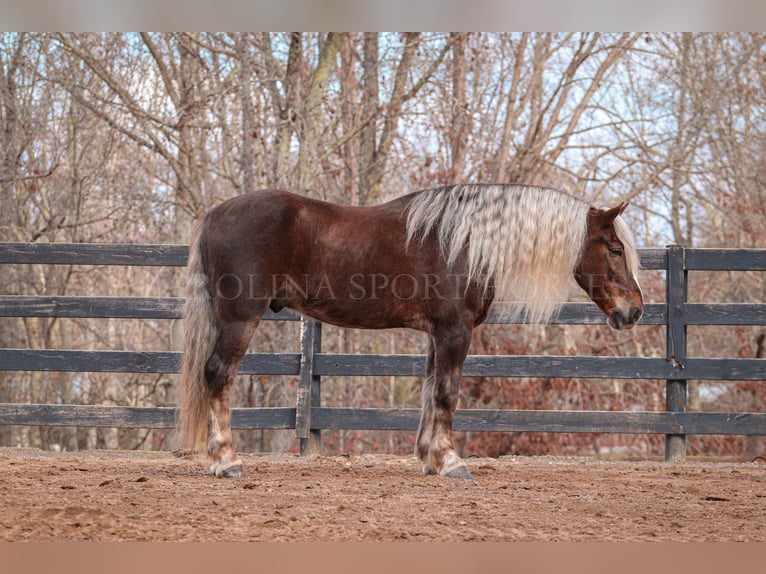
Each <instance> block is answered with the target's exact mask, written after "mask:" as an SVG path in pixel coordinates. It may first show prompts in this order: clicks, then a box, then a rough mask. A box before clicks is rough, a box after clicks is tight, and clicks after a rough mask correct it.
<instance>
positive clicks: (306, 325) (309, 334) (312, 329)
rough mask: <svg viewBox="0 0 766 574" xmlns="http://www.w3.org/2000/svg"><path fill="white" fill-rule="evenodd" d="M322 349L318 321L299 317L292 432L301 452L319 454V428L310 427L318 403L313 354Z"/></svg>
mask: <svg viewBox="0 0 766 574" xmlns="http://www.w3.org/2000/svg"><path fill="white" fill-rule="evenodd" d="M321 352H322V324H321V323H318V322H316V321H314V320H313V319H309V318H308V317H301V372H300V376H299V379H298V397H297V401H296V406H295V436H297V437H298V438H299V439H300V450H301V455H314V454H319V452H320V450H321V447H322V436H321V435H322V432H321V431H320V430H312V429H311V409H312V407H318V406H319V405H320V399H319V397H320V395H319V391H320V386H321V378H320V377H319V375H315V374H314V356H315V355H316V354H317V353H321Z"/></svg>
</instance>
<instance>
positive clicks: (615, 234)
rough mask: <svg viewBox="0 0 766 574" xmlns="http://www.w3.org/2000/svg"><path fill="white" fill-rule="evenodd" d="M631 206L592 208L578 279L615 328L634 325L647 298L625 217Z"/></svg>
mask: <svg viewBox="0 0 766 574" xmlns="http://www.w3.org/2000/svg"><path fill="white" fill-rule="evenodd" d="M627 206H628V204H627V203H621V204H620V205H618V206H617V207H613V208H612V209H596V208H591V210H590V212H589V213H588V233H587V236H586V238H585V245H584V246H583V251H582V257H581V258H580V262H579V263H578V264H577V267H576V269H575V279H576V280H577V283H578V284H579V285H580V287H582V288H583V289H584V290H585V292H586V293H587V294H588V296H589V297H590V298H591V299H592V300H593V302H594V303H595V304H596V305H598V307H599V308H600V309H601V310H602V311H603V312H604V313H605V314H606V316H607V324H608V325H609V326H610V327H612V328H613V329H631V328H632V327H633V326H634V325H635V324H636V323H637V322H638V320H639V319H640V318H641V314H642V313H643V309H644V301H643V297H642V295H641V288H640V287H639V286H638V279H637V278H636V274H637V272H638V256H637V255H636V250H635V247H634V245H633V240H632V239H631V235H630V232H629V230H628V229H627V227H626V225H625V222H624V220H623V219H622V218H621V217H619V215H620V214H621V213H622V212H623V210H624V209H625V208H626V207H627Z"/></svg>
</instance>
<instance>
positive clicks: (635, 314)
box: [630, 307, 641, 323]
mask: <svg viewBox="0 0 766 574" xmlns="http://www.w3.org/2000/svg"><path fill="white" fill-rule="evenodd" d="M640 318H641V309H639V308H638V307H633V308H632V309H631V310H630V319H631V321H633V322H634V323H638V320H639V319H640Z"/></svg>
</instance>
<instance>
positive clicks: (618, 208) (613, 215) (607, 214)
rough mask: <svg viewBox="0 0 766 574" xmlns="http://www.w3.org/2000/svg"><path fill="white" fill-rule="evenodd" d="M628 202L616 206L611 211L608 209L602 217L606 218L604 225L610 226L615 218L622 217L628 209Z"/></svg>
mask: <svg viewBox="0 0 766 574" xmlns="http://www.w3.org/2000/svg"><path fill="white" fill-rule="evenodd" d="M628 205H629V204H628V202H627V201H623V202H621V203H620V204H619V205H616V206H614V207H613V208H611V209H607V210H605V211H604V212H603V214H602V217H603V218H604V219H603V220H604V224H606V225H608V224H610V223H612V222H613V221H614V220H615V218H616V217H617V216H618V215H620V214H621V213H622V212H623V211H625V208H626V207H628Z"/></svg>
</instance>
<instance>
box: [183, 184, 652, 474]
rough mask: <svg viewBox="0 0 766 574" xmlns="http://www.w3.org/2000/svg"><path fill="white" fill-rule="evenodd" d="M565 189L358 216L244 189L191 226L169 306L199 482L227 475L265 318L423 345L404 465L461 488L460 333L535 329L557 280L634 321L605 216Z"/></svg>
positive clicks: (385, 208)
mask: <svg viewBox="0 0 766 574" xmlns="http://www.w3.org/2000/svg"><path fill="white" fill-rule="evenodd" d="M626 205H627V204H625V203H622V204H620V205H618V206H616V207H613V208H611V209H597V208H594V207H591V206H589V205H588V204H587V203H584V202H582V201H580V200H579V199H576V198H574V197H572V196H570V195H567V194H565V193H562V192H559V191H555V190H550V189H544V188H537V187H526V186H518V185H455V186H447V187H442V188H438V189H431V190H425V191H420V192H416V193H412V194H409V195H405V196H403V197H399V198H397V199H394V200H393V201H390V202H388V203H384V204H381V205H377V206H372V207H349V206H340V205H335V204H332V203H326V202H323V201H318V200H315V199H309V198H307V197H302V196H300V195H295V194H292V193H288V192H285V191H276V190H263V191H256V192H252V193H246V194H243V195H240V196H238V197H235V198H233V199H230V200H228V201H226V202H224V203H222V204H220V205H219V206H217V207H215V208H213V209H211V210H210V211H209V212H208V213H207V214H206V215H205V216H204V217H203V218H202V219H201V220H200V221H199V222H198V224H197V226H196V227H195V229H194V232H193V236H192V241H191V246H190V251H189V263H188V273H189V280H188V292H187V299H186V306H185V309H184V313H185V319H184V330H185V336H184V350H183V359H182V364H181V374H180V395H181V400H180V402H181V420H180V423H181V432H182V434H183V436H184V437H185V441H186V444H187V446H188V447H189V448H191V449H192V450H194V451H198V452H199V451H204V450H205V449H206V450H207V453H208V455H209V456H210V457H211V458H212V459H213V463H212V467H211V469H210V472H211V474H214V475H215V476H218V477H221V476H223V477H239V476H242V474H243V468H242V462H241V461H240V459H239V458H238V457H237V455H236V453H235V452H234V450H233V448H232V435H231V423H230V418H229V393H230V390H231V384H232V381H233V380H234V377H235V375H236V372H237V367H238V365H239V363H240V361H241V359H242V357H243V355H244V354H245V351H246V350H247V348H248V345H249V342H250V339H251V336H252V335H253V332H254V330H255V328H256V327H257V326H258V322H259V321H260V319H261V316H262V315H263V313H264V312H265V311H266V309H267V308H271V309H272V310H274V311H278V310H279V309H282V308H283V307H289V308H291V309H295V310H296V311H298V312H300V313H302V314H304V315H307V316H309V317H313V318H314V319H317V320H319V321H323V322H327V323H332V324H335V325H339V326H341V327H358V328H364V329H386V328H392V327H408V328H411V329H417V330H420V331H425V332H426V333H428V335H429V349H428V356H427V361H426V364H427V367H426V373H425V380H424V382H423V386H422V391H421V392H422V401H421V404H422V412H421V418H420V425H419V428H418V433H417V446H416V449H415V451H416V455H417V457H418V458H419V459H420V461H421V463H422V469H423V472H424V473H425V474H440V475H446V476H450V477H454V478H468V479H470V478H472V477H471V474H470V472H469V471H468V469H467V467H466V465H465V463H464V462H463V461H462V460H461V459H460V457H459V456H458V455H457V453H456V452H455V449H454V447H453V441H452V417H453V413H454V411H455V407H456V403H457V396H458V384H459V380H460V374H461V370H462V367H463V362H464V360H465V357H466V353H467V352H468V346H469V344H470V342H471V333H472V331H473V329H474V328H475V327H477V326H478V325H480V324H481V323H482V322H483V321H484V320H485V319H486V318H487V314H488V313H489V309H490V305H491V304H492V302H493V301H494V300H503V301H511V302H516V303H518V304H517V305H515V306H511V307H513V308H516V309H521V311H520V312H519V318H522V319H524V320H527V321H535V322H541V321H545V320H547V319H548V318H549V317H550V316H551V314H552V313H553V312H554V311H555V310H556V307H557V305H558V304H559V302H560V301H562V299H563V297H564V296H565V295H566V294H567V291H568V288H569V285H570V284H571V280H572V278H574V280H575V281H576V282H577V283H578V284H579V285H580V287H582V288H583V290H585V292H586V293H587V294H588V296H589V297H590V298H591V299H592V300H593V301H594V302H595V303H596V305H598V307H599V308H600V309H601V310H602V311H603V312H604V313H605V314H606V317H607V323H608V324H609V325H610V326H611V327H613V328H614V329H629V328H631V327H633V325H635V324H636V322H637V321H638V320H639V318H640V317H641V313H642V310H643V300H642V295H641V290H640V288H639V286H638V282H637V277H636V274H637V271H638V256H637V254H636V249H635V247H634V244H633V240H632V238H631V234H630V232H629V230H628V228H627V226H626V224H625V221H624V220H623V219H622V218H621V217H620V214H621V213H622V211H623V210H624V209H625V207H626Z"/></svg>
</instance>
